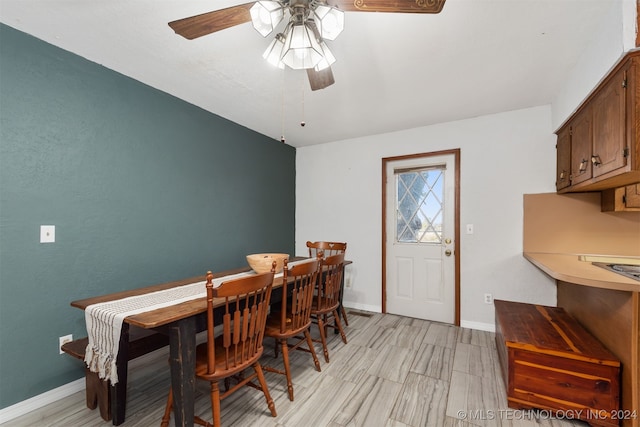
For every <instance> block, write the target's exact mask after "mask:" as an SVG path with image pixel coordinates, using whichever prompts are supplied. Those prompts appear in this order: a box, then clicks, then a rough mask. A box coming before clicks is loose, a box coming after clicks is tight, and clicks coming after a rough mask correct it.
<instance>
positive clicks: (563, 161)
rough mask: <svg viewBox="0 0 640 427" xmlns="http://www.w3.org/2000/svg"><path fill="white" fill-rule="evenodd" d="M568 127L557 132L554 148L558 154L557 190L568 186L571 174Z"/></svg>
mask: <svg viewBox="0 0 640 427" xmlns="http://www.w3.org/2000/svg"><path fill="white" fill-rule="evenodd" d="M569 131H570V129H569V128H563V129H562V130H560V131H559V132H558V142H557V144H556V150H557V154H558V167H557V168H556V169H557V173H556V189H557V190H558V191H560V190H562V189H563V188H566V187H568V186H569V184H570V182H569V175H570V174H571V135H570V134H569Z"/></svg>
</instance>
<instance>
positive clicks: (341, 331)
mask: <svg viewBox="0 0 640 427" xmlns="http://www.w3.org/2000/svg"><path fill="white" fill-rule="evenodd" d="M333 319H334V320H335V322H336V326H337V327H338V330H339V331H340V336H341V337H342V342H343V343H345V344H346V343H347V336H346V335H345V334H344V329H342V323H341V322H340V318H339V317H338V310H333Z"/></svg>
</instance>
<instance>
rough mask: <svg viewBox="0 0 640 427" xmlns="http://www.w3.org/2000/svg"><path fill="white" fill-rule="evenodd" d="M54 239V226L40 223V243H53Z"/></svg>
mask: <svg viewBox="0 0 640 427" xmlns="http://www.w3.org/2000/svg"><path fill="white" fill-rule="evenodd" d="M55 241H56V226H55V225H41V226H40V243H53V242H55Z"/></svg>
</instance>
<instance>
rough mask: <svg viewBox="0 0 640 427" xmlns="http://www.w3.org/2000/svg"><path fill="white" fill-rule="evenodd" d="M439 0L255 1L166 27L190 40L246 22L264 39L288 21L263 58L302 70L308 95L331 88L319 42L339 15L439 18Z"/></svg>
mask: <svg viewBox="0 0 640 427" xmlns="http://www.w3.org/2000/svg"><path fill="white" fill-rule="evenodd" d="M444 2H445V0H260V1H256V2H251V3H245V4H240V5H238V6H232V7H228V8H225V9H220V10H216V11H213V12H207V13H203V14H201V15H196V16H191V17H189V18H183V19H178V20H176V21H172V22H169V26H170V27H171V28H172V29H173V30H174V31H175V32H176V34H179V35H181V36H183V37H184V38H186V39H189V40H193V39H196V38H198V37H202V36H206V35H208V34H211V33H215V32H217V31H221V30H224V29H226V28H231V27H234V26H236V25H240V24H244V23H246V22H253V26H254V28H255V29H256V30H257V31H258V32H259V33H260V34H262V35H263V36H264V37H266V36H267V35H268V34H270V33H271V32H272V31H273V30H275V28H276V26H277V25H278V24H279V23H280V22H281V21H282V20H283V19H284V15H285V14H288V15H289V21H288V23H287V25H286V28H285V30H284V31H283V32H281V33H278V34H277V35H276V37H275V39H274V40H273V41H272V42H271V44H270V45H269V47H268V48H267V50H266V51H265V53H264V55H263V56H264V58H265V59H267V61H269V62H270V63H272V64H273V65H276V66H278V67H280V68H284V66H285V65H287V66H289V67H290V68H294V69H306V70H307V75H308V78H309V84H310V85H311V90H318V89H324V88H326V87H328V86H331V85H332V84H333V83H335V80H334V78H333V72H332V71H331V64H332V63H333V62H334V61H335V57H334V56H333V54H331V51H329V49H328V47H327V45H326V43H325V40H334V39H335V37H336V36H337V35H338V34H339V33H340V32H341V31H342V28H343V27H344V18H343V12H345V11H346V12H393V13H439V12H440V11H441V10H442V7H443V6H444Z"/></svg>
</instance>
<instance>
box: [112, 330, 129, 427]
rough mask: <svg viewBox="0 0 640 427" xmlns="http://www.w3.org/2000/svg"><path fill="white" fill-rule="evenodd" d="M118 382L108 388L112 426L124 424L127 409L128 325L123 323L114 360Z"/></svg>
mask: <svg viewBox="0 0 640 427" xmlns="http://www.w3.org/2000/svg"><path fill="white" fill-rule="evenodd" d="M116 366H117V370H118V382H117V383H116V384H115V385H112V386H111V387H109V389H110V390H109V391H110V394H111V421H112V423H113V425H114V426H118V425H120V424H122V423H123V422H124V418H125V411H126V409H127V376H128V371H129V325H128V324H127V323H124V324H123V325H122V331H121V333H120V344H119V349H118V356H117V358H116Z"/></svg>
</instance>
